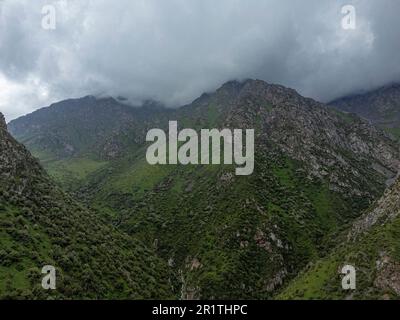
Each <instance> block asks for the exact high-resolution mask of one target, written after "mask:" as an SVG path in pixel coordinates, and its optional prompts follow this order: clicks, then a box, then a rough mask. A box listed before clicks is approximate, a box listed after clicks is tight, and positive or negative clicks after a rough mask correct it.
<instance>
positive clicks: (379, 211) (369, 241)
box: [278, 180, 400, 299]
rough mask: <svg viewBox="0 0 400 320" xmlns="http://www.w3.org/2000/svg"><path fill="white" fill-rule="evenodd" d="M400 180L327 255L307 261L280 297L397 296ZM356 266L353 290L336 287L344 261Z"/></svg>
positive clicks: (399, 292) (399, 249)
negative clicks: (311, 261) (309, 262)
mask: <svg viewBox="0 0 400 320" xmlns="http://www.w3.org/2000/svg"><path fill="white" fill-rule="evenodd" d="M399 200H400V180H398V181H397V182H396V183H395V184H394V185H393V186H392V187H391V188H389V189H388V190H387V191H386V192H385V194H384V196H383V197H382V198H381V199H379V201H377V202H376V203H375V204H374V205H373V206H372V207H371V209H370V210H368V212H366V213H365V214H364V215H362V216H361V217H360V218H358V219H357V220H356V221H355V222H354V223H353V225H352V227H351V228H350V230H348V231H346V232H343V233H342V235H341V236H340V241H339V245H338V246H337V248H335V249H334V250H333V252H332V253H330V254H329V255H328V256H327V257H325V258H324V259H321V260H319V261H317V262H316V263H313V264H309V265H308V267H307V269H306V270H304V271H303V272H302V273H301V274H300V275H299V276H298V277H297V278H296V279H295V280H294V281H293V282H292V283H290V284H289V286H288V287H287V288H285V289H284V290H283V291H282V292H281V293H280V295H279V296H278V298H280V299H310V298H314V299H316V298H318V299H398V297H399V296H400V254H399V253H400V245H399V237H400V201H399ZM347 264H350V265H352V266H354V267H355V268H356V290H353V291H350V292H349V291H345V290H342V288H341V287H340V282H339V281H338V280H337V279H339V272H340V270H341V268H342V267H343V266H344V265H347Z"/></svg>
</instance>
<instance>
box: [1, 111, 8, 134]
mask: <svg viewBox="0 0 400 320" xmlns="http://www.w3.org/2000/svg"><path fill="white" fill-rule="evenodd" d="M0 129H5V130H7V124H6V119H5V118H4V115H3V114H2V113H1V112H0Z"/></svg>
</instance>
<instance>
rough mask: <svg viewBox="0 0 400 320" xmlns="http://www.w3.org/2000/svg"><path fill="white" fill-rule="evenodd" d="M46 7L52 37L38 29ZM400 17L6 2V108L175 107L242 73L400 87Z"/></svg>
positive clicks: (140, 1) (322, 9)
mask: <svg viewBox="0 0 400 320" xmlns="http://www.w3.org/2000/svg"><path fill="white" fill-rule="evenodd" d="M48 4H53V5H54V6H55V8H56V29H55V30H45V29H43V28H42V26H41V19H42V17H43V15H42V12H41V10H42V7H43V6H44V5H48ZM346 4H351V5H353V6H354V7H355V8H356V17H357V20H356V21H357V22H356V23H357V24H356V29H355V30H344V29H343V28H342V25H341V20H342V18H343V14H342V13H341V8H342V6H343V5H346ZM398 12H400V2H399V1H397V0H380V1H376V0H363V1H361V0H359V1H357V0H347V1H320V0H305V1H292V0H284V1H282V0H279V1H278V0H219V1H214V0H189V1H188V0H170V1H164V0H133V1H132V0H117V1H107V0H79V1H77V0H63V1H53V2H52V1H48V0H46V1H44V0H38V1H28V0H3V1H0V15H1V17H0V52H1V59H0V110H1V111H2V112H3V113H4V114H5V115H6V117H7V119H8V120H10V119H11V118H15V117H17V116H19V115H22V114H24V113H27V112H29V111H32V110H33V109H35V108H38V107H41V106H44V105H47V104H49V103H51V102H53V101H55V100H60V99H65V98H71V97H79V96H84V95H88V94H94V95H111V96H116V97H117V96H123V97H126V98H128V99H129V100H132V101H139V100H146V99H153V100H157V101H161V102H163V103H165V104H166V105H168V106H171V107H173V106H178V105H182V104H185V103H187V102H190V101H191V100H193V99H195V98H196V97H198V96H199V95H200V94H201V93H202V92H206V91H211V90H214V89H216V88H217V87H218V86H220V85H221V84H222V83H224V82H226V81H228V80H231V79H245V78H259V79H263V80H265V81H267V82H270V83H280V84H283V85H286V86H289V87H292V88H294V89H296V90H298V91H299V92H300V93H301V94H303V95H305V96H310V97H313V98H315V99H318V100H322V101H329V100H332V99H334V98H337V97H339V96H341V95H344V94H348V93H351V92H354V91H359V90H362V89H364V90H368V89H372V88H374V87H377V86H381V85H384V84H386V83H389V82H393V81H399V80H400V55H399V54H398V53H399V52H400V41H399V39H400V20H399V19H398Z"/></svg>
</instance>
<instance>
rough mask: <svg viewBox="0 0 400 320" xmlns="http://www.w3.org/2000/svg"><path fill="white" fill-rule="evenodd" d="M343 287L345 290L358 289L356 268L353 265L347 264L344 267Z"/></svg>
mask: <svg viewBox="0 0 400 320" xmlns="http://www.w3.org/2000/svg"><path fill="white" fill-rule="evenodd" d="M342 274H344V277H343V278H342V289H343V290H355V289H356V268H354V267H353V266H351V265H345V266H344V267H343V268H342Z"/></svg>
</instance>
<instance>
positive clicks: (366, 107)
mask: <svg viewBox="0 0 400 320" xmlns="http://www.w3.org/2000/svg"><path fill="white" fill-rule="evenodd" d="M330 105H331V106H333V107H335V108H338V109H339V110H342V111H345V112H350V113H355V114H358V115H359V116H361V117H363V118H365V119H368V120H369V121H371V122H372V123H373V124H375V125H377V126H378V127H380V128H383V129H384V130H386V131H387V132H388V133H390V134H392V135H393V136H395V137H396V138H400V84H398V83H397V84H391V85H387V86H384V87H381V88H379V89H376V90H373V91H370V92H366V93H363V94H358V95H351V96H347V97H343V98H339V99H337V100H335V101H332V102H331V103H330Z"/></svg>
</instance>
